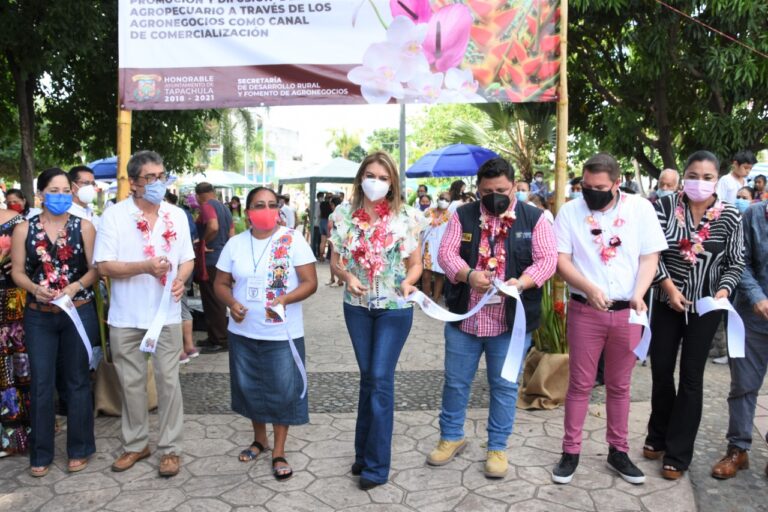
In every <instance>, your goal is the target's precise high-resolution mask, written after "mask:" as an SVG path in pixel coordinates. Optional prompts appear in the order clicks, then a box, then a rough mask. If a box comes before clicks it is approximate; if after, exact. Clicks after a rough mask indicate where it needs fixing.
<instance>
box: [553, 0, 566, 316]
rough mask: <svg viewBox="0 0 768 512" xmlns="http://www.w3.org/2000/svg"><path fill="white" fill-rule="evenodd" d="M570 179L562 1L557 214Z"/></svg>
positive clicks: (560, 291) (557, 291)
mask: <svg viewBox="0 0 768 512" xmlns="http://www.w3.org/2000/svg"><path fill="white" fill-rule="evenodd" d="M567 179H568V0H560V81H559V84H558V87H557V148H556V152H555V213H557V212H558V211H559V210H560V207H561V206H563V205H564V204H565V184H566V181H567ZM564 293H565V283H564V282H563V280H562V279H560V278H559V277H557V278H555V281H554V286H553V287H552V294H553V295H554V296H553V297H552V299H553V301H560V300H564V299H563V297H564Z"/></svg>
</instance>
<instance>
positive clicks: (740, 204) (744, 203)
mask: <svg viewBox="0 0 768 512" xmlns="http://www.w3.org/2000/svg"><path fill="white" fill-rule="evenodd" d="M750 204H752V203H751V202H750V201H749V199H742V198H740V197H738V198H736V208H738V209H739V211H740V212H741V213H744V212H745V211H747V208H749V205H750Z"/></svg>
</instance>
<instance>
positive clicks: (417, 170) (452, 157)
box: [405, 144, 499, 178]
mask: <svg viewBox="0 0 768 512" xmlns="http://www.w3.org/2000/svg"><path fill="white" fill-rule="evenodd" d="M498 156H499V155H497V154H496V153H494V152H493V151H491V150H490V149H485V148H481V147H480V146H473V145H471V144H452V145H450V146H445V147H443V148H440V149H436V150H434V151H430V152H429V153H427V154H426V155H424V156H423V157H421V158H419V159H418V160H417V161H416V163H415V164H413V165H412V166H411V168H410V169H408V170H407V171H406V172H405V175H406V176H408V177H409V178H447V177H450V176H474V175H475V174H477V169H478V168H479V167H480V166H481V165H483V164H484V163H485V162H486V161H488V160H490V159H491V158H498Z"/></svg>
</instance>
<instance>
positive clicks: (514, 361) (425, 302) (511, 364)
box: [398, 279, 526, 382]
mask: <svg viewBox="0 0 768 512" xmlns="http://www.w3.org/2000/svg"><path fill="white" fill-rule="evenodd" d="M497 292H501V293H503V294H505V295H508V296H510V297H512V298H513V299H515V300H517V307H516V308H515V323H514V324H513V325H512V336H511V337H510V340H509V348H507V355H506V357H505V358H504V366H503V367H502V369H501V376H502V377H503V378H504V379H505V380H508V381H510V382H517V377H518V375H519V374H520V366H521V365H522V362H523V357H525V354H524V353H523V352H524V350H525V328H526V324H525V309H523V302H522V300H520V293H519V292H518V290H517V287H515V286H507V285H506V284H504V282H503V281H501V280H500V279H495V280H494V281H493V286H491V288H490V289H489V290H488V291H487V292H485V295H483V296H482V297H481V298H480V300H479V301H478V302H477V304H475V307H473V308H472V309H471V310H469V311H467V312H466V313H464V314H458V313H452V312H450V311H448V310H446V309H445V308H442V307H440V306H438V305H437V304H436V303H435V302H434V301H433V300H432V299H430V298H429V297H427V296H426V295H424V293H423V292H420V291H415V292H413V293H411V294H410V295H409V296H408V297H406V298H404V299H403V298H398V304H400V305H401V306H402V305H403V304H405V303H406V302H414V303H416V304H418V306H419V307H420V308H421V310H422V311H423V312H424V314H425V315H427V316H429V317H431V318H434V319H435V320H440V321H441V322H460V321H462V320H466V319H467V318H469V317H471V316H474V315H476V314H477V313H478V311H480V310H481V309H482V308H483V306H485V305H486V303H487V302H488V301H489V300H491V299H492V298H493V296H494V295H496V293H497Z"/></svg>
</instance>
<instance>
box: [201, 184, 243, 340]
mask: <svg viewBox="0 0 768 512" xmlns="http://www.w3.org/2000/svg"><path fill="white" fill-rule="evenodd" d="M195 194H196V195H197V202H198V203H199V204H200V216H199V217H198V219H197V232H198V233H199V234H200V240H201V243H204V244H205V253H204V254H205V269H206V273H207V274H208V280H207V281H201V282H200V283H199V285H200V298H201V299H202V302H203V312H204V313H205V322H206V325H207V328H208V340H207V341H206V342H203V343H202V350H201V352H202V353H203V354H215V353H217V352H226V351H227V350H228V346H229V343H228V341H227V340H228V338H227V307H226V306H225V305H224V304H223V303H222V302H221V301H220V300H219V299H218V298H217V297H216V293H215V292H214V291H213V283H214V281H216V264H217V263H218V262H219V256H221V250H222V249H224V246H225V245H226V243H227V241H228V240H229V239H230V238H231V237H233V236H234V235H235V224H234V222H233V221H232V213H231V212H230V211H229V208H227V207H226V206H224V205H223V204H222V203H221V202H220V201H219V200H218V199H217V198H216V191H215V190H214V188H213V185H211V184H210V183H208V182H205V181H202V182H200V183H198V184H197V185H196V186H195Z"/></svg>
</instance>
